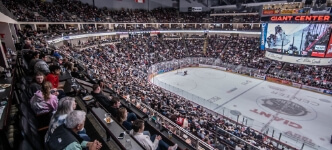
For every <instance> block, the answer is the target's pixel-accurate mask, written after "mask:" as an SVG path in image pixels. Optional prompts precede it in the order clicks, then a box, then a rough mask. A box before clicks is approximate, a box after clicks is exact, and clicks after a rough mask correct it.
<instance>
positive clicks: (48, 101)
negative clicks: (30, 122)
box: [30, 81, 58, 115]
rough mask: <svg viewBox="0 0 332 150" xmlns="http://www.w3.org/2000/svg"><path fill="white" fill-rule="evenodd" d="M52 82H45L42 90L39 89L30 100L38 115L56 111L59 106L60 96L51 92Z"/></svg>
mask: <svg viewBox="0 0 332 150" xmlns="http://www.w3.org/2000/svg"><path fill="white" fill-rule="evenodd" d="M51 90H52V84H51V83H50V82H47V81H46V82H44V83H43V85H42V88H41V90H38V91H37V92H36V93H35V95H34V96H33V97H32V98H31V100H30V105H31V108H32V110H33V111H34V112H35V113H36V114H37V115H38V114H42V113H47V112H55V111H56V110H57V108H58V98H57V96H56V95H55V94H51Z"/></svg>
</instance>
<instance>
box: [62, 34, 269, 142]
mask: <svg viewBox="0 0 332 150" xmlns="http://www.w3.org/2000/svg"><path fill="white" fill-rule="evenodd" d="M218 37H221V36H215V37H211V39H213V40H215V41H219V40H216V39H217V38H218ZM214 38H216V39H214ZM222 38H224V39H228V40H229V39H232V40H234V39H236V38H234V37H222ZM242 40H246V39H242ZM250 40H252V39H248V41H249V42H247V43H250ZM253 41H254V40H253ZM220 42H221V43H220V44H217V45H218V46H220V45H223V44H222V43H223V42H224V41H223V40H220ZM203 43H204V40H202V39H194V38H190V39H189V38H188V39H186V40H185V41H183V40H166V41H161V40H160V39H159V38H158V37H135V36H134V37H131V38H127V39H122V40H121V43H119V44H116V45H112V44H111V45H105V46H96V47H90V48H86V49H83V50H81V51H77V50H70V49H67V50H64V51H62V53H63V54H64V55H66V56H72V55H75V56H76V57H77V56H79V57H77V58H80V59H81V60H82V61H83V62H84V63H83V64H84V65H85V67H86V69H87V70H88V73H89V74H90V76H91V78H97V79H98V80H104V81H105V83H107V84H106V85H107V86H108V87H109V88H110V89H112V90H114V91H116V92H117V93H118V94H119V95H121V96H123V97H125V98H126V99H128V101H131V102H133V101H134V103H135V105H136V103H137V102H143V103H145V104H147V105H149V106H150V107H151V108H153V109H154V110H155V111H158V112H161V113H162V114H164V115H165V116H167V117H168V118H170V119H171V120H172V121H174V122H175V123H176V122H177V120H178V118H179V117H183V118H186V119H185V120H187V121H188V124H187V126H184V128H185V129H186V130H188V131H191V132H192V133H193V134H194V135H196V136H198V137H200V138H201V139H202V140H204V141H206V142H207V143H210V144H211V146H215V147H218V148H221V147H223V145H222V144H219V142H217V141H215V135H216V134H215V132H214V131H216V130H217V129H219V128H220V129H221V128H223V129H224V130H225V129H226V130H230V129H229V128H234V130H232V131H229V132H230V133H237V135H238V137H241V138H243V139H245V140H247V141H249V142H251V143H257V144H258V143H262V140H261V139H260V140H258V141H256V140H257V138H256V137H262V135H261V134H258V133H255V131H253V130H250V129H247V128H244V129H247V131H246V132H245V130H243V131H242V127H240V129H241V130H240V129H239V127H237V125H235V124H232V123H230V122H227V121H225V120H223V119H222V118H220V117H219V116H215V115H214V114H211V113H208V111H206V110H205V109H204V108H202V107H199V106H194V105H193V104H191V103H190V102H189V101H187V100H185V99H184V98H181V97H179V96H177V95H173V94H170V93H168V92H166V91H164V90H163V89H162V88H158V87H151V86H149V84H150V83H148V82H146V81H147V69H148V67H149V66H150V65H152V64H155V63H158V62H162V61H167V60H172V59H174V58H177V59H179V58H185V57H188V56H192V57H202V56H203V57H210V54H212V53H211V52H210V53H209V54H207V55H206V56H204V54H203V53H202V52H201V51H202V49H203ZM165 45H166V46H167V47H166V46H165ZM189 49H190V51H189ZM236 57H243V56H241V55H236ZM142 109H143V107H142ZM195 110H196V111H195ZM143 111H144V110H143ZM145 112H146V113H148V114H149V113H152V112H149V111H146V110H145ZM192 112H194V113H192ZM174 114H175V116H174ZM181 120H182V119H181ZM211 123H212V124H211ZM180 125H181V126H182V124H180ZM223 126H226V127H227V128H225V127H223ZM219 132H220V133H218V134H217V135H220V136H221V135H224V134H223V131H222V130H219ZM217 139H218V140H222V141H224V142H227V143H228V144H230V145H232V146H234V147H235V146H239V147H245V145H237V144H238V143H239V142H238V141H237V139H234V138H231V137H227V136H225V137H224V136H221V138H220V139H219V137H218V138H217ZM253 139H254V140H253ZM258 145H259V144H258ZM263 145H265V146H266V144H263Z"/></svg>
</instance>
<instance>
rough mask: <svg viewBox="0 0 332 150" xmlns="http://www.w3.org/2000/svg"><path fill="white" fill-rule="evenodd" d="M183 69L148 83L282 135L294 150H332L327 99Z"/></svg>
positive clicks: (241, 78) (208, 71) (330, 109)
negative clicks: (184, 72) (183, 72)
mask: <svg viewBox="0 0 332 150" xmlns="http://www.w3.org/2000/svg"><path fill="white" fill-rule="evenodd" d="M183 70H187V71H188V75H186V76H183V74H181V73H178V74H177V73H176V72H177V71H171V72H167V73H163V74H160V75H157V76H155V77H154V78H152V79H151V82H153V83H154V84H156V85H158V86H160V87H163V88H165V89H167V90H169V91H171V92H173V93H176V94H178V95H181V96H183V97H185V98H187V99H189V100H191V101H193V102H195V103H197V104H200V105H202V106H204V107H206V108H208V109H210V110H212V111H215V112H217V113H219V114H224V115H225V116H227V117H230V118H232V119H233V120H238V121H239V122H241V123H243V124H246V125H248V126H251V127H252V128H254V129H256V130H258V131H261V132H267V133H268V135H270V136H271V135H272V133H274V137H275V138H278V137H279V135H280V133H282V135H283V136H282V137H281V141H283V142H287V143H288V144H290V145H293V146H296V147H297V148H301V146H302V143H303V141H306V142H305V143H306V145H305V146H304V149H323V150H324V149H326V150H331V149H332V144H330V139H331V135H332V116H331V114H332V97H331V96H328V95H323V94H319V93H315V92H311V91H307V90H302V89H298V88H293V87H290V86H285V85H280V84H276V83H272V82H267V81H263V80H259V79H254V78H250V77H246V76H242V75H237V74H233V73H229V72H224V71H220V70H216V69H210V68H186V69H182V70H181V71H183ZM232 112H237V113H240V114H241V115H240V116H239V117H237V115H234V113H232Z"/></svg>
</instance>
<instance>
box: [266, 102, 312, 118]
mask: <svg viewBox="0 0 332 150" xmlns="http://www.w3.org/2000/svg"><path fill="white" fill-rule="evenodd" d="M262 101H263V104H262V105H263V106H265V107H267V108H269V109H271V110H273V111H275V112H278V113H281V114H285V115H289V116H305V115H306V114H307V113H308V111H307V109H305V108H304V107H303V106H301V105H299V104H297V103H294V102H291V101H288V100H284V99H278V98H268V99H262Z"/></svg>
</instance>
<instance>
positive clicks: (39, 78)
mask: <svg viewBox="0 0 332 150" xmlns="http://www.w3.org/2000/svg"><path fill="white" fill-rule="evenodd" d="M43 82H44V74H43V73H42V72H37V73H36V74H35V77H34V79H33V81H32V83H31V84H30V85H29V89H28V92H27V96H28V97H29V98H31V97H32V96H33V95H34V94H35V93H36V92H37V91H38V90H41V87H42V84H43Z"/></svg>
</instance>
